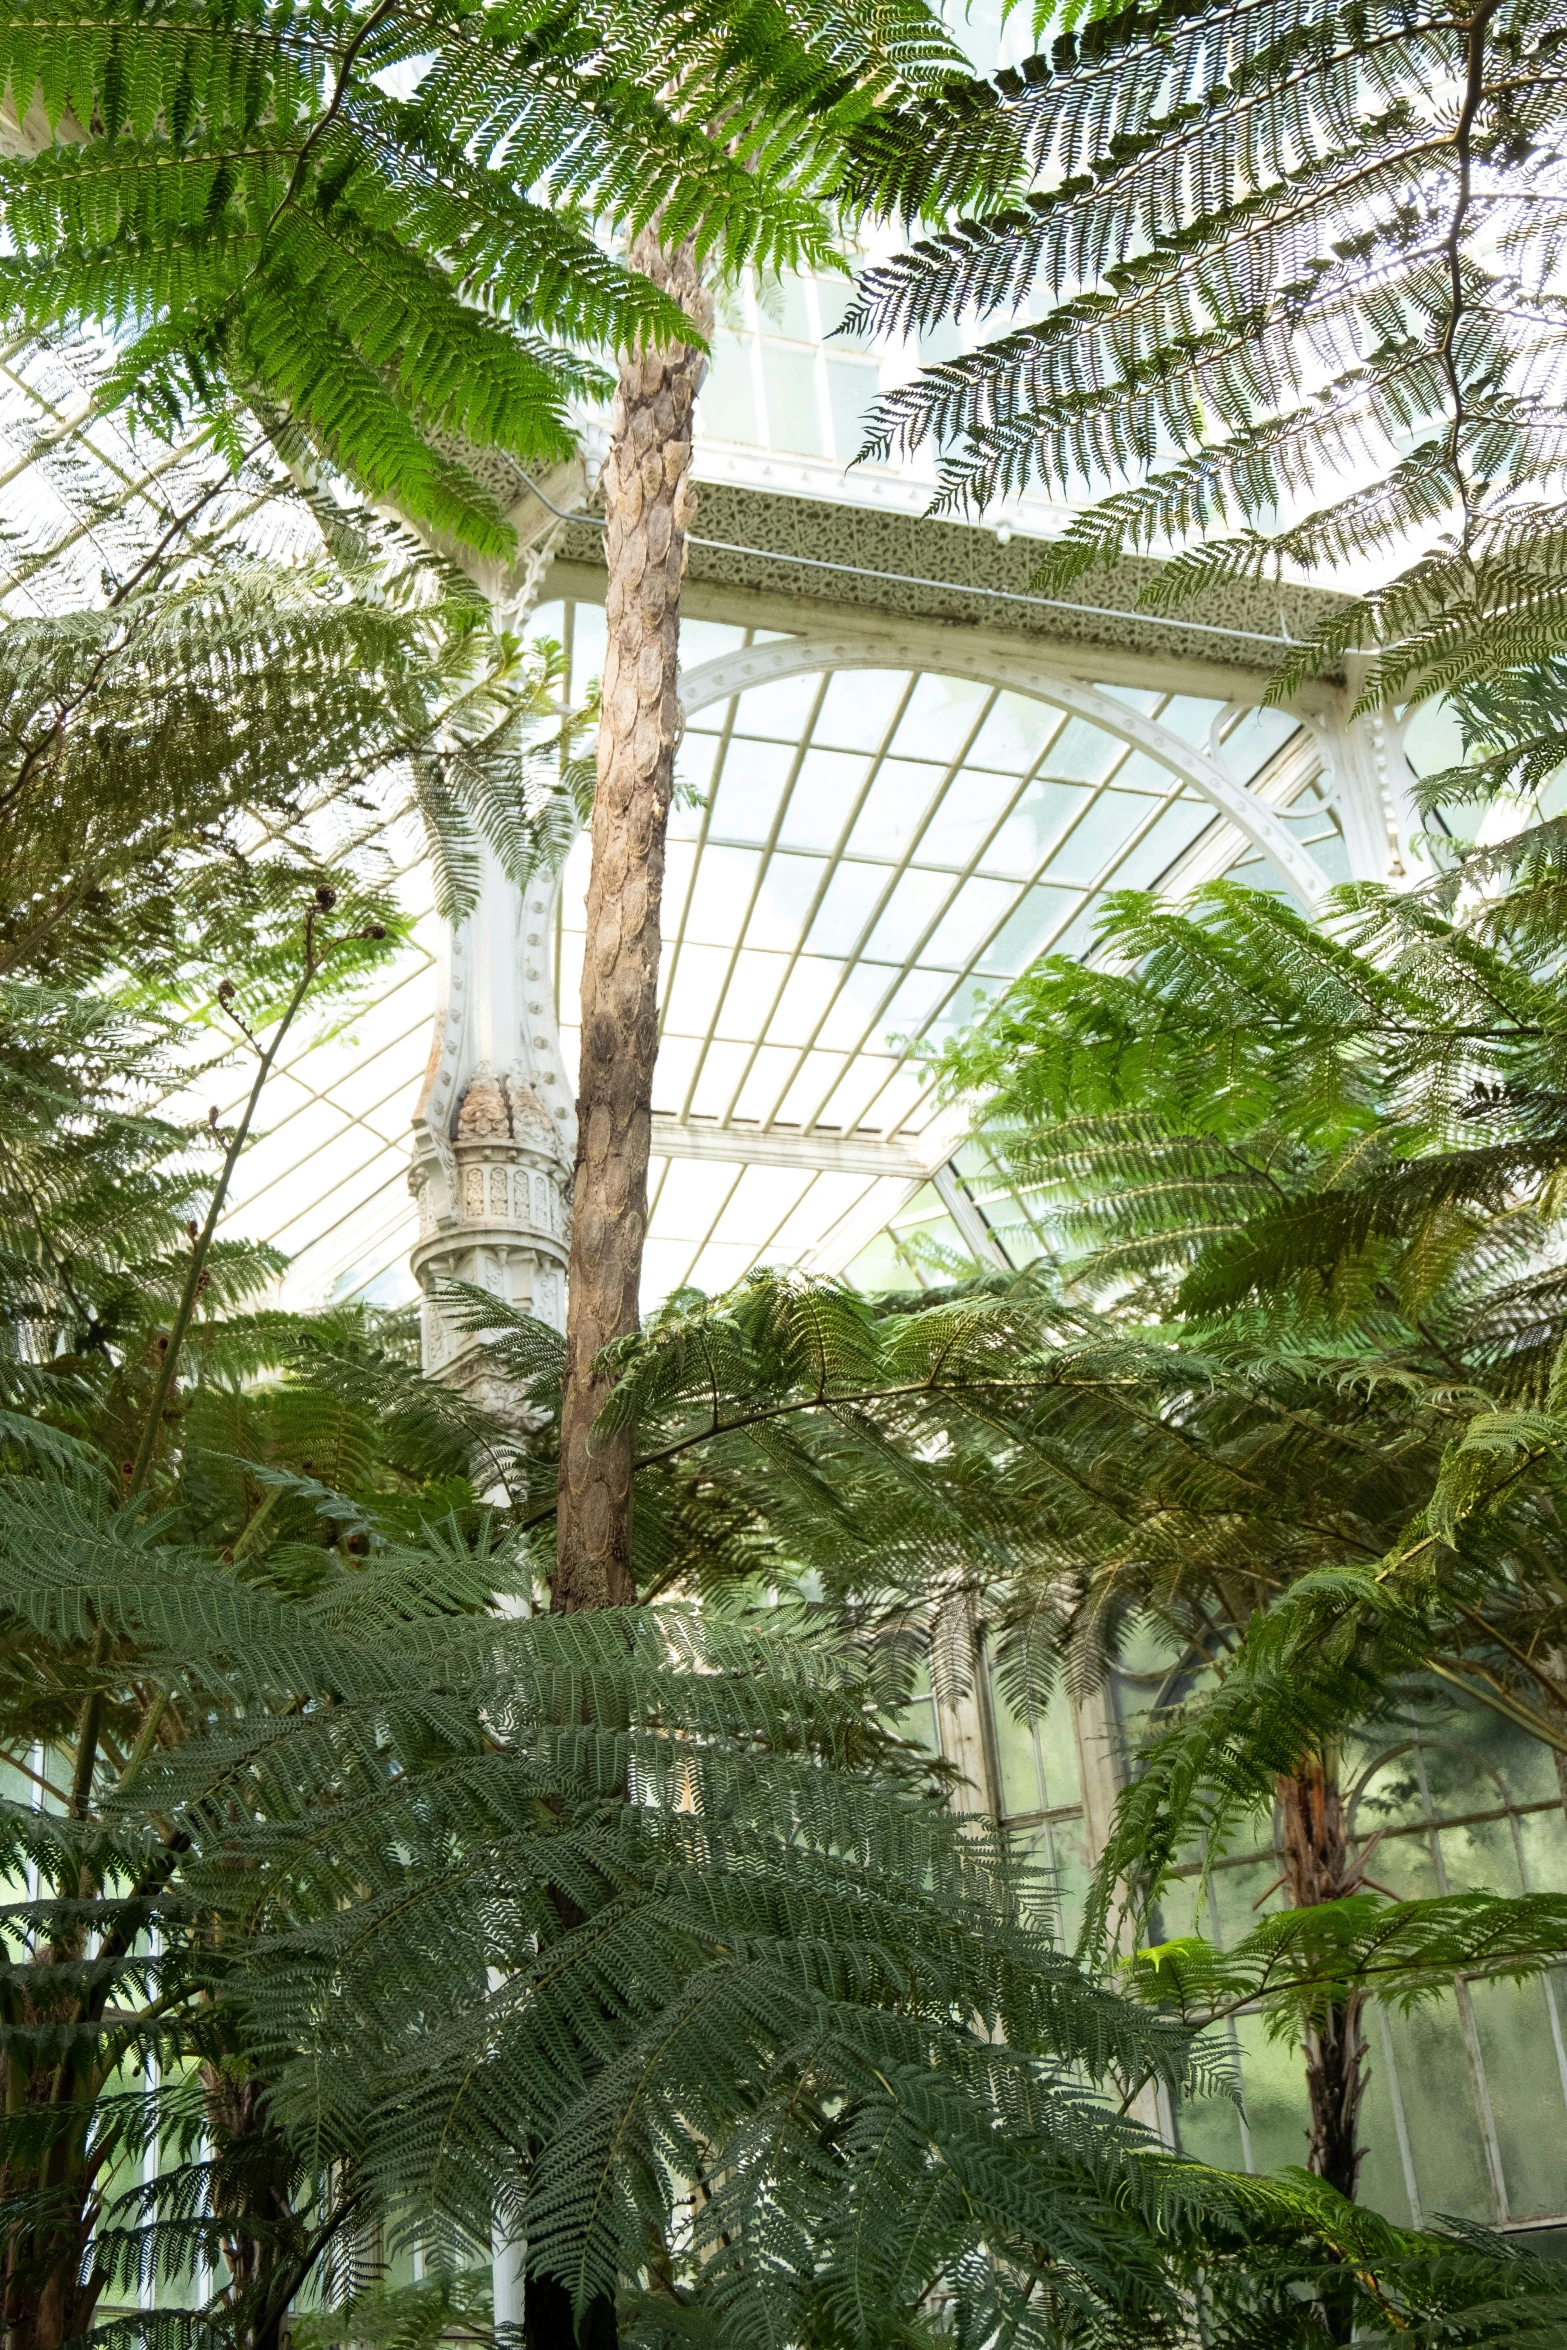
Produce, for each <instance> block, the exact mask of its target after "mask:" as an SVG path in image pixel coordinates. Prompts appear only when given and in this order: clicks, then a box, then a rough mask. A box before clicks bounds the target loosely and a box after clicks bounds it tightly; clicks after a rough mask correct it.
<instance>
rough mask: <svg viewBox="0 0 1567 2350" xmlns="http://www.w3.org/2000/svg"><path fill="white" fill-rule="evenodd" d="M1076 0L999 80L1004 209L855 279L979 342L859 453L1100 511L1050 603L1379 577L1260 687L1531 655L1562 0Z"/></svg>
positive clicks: (1548, 506) (1552, 540) (1550, 635)
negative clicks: (1079, 18) (1130, 553)
mask: <svg viewBox="0 0 1567 2350" xmlns="http://www.w3.org/2000/svg"><path fill="white" fill-rule="evenodd" d="M1071 14H1074V15H1081V14H1089V15H1091V16H1093V17H1094V18H1095V19H1096V20H1097V21H1093V22H1090V23H1088V24H1086V25H1083V26H1081V28H1080V29H1079V30H1078V31H1077V32H1076V33H1075V34H1073V33H1065V34H1063V35H1062V36H1061V38H1060V39H1059V40H1058V41H1057V42H1056V43H1055V45H1054V47H1053V48H1052V49H1051V51H1050V52H1049V53H1048V54H1047V55H1045V56H1040V57H1036V58H1033V59H1031V60H1029V62H1028V63H1027V64H1026V65H1024V66H1022V67H1020V68H1018V69H1017V70H1016V71H1014V72H1008V73H1004V74H1001V75H999V76H998V77H997V81H996V85H995V86H996V92H997V103H998V106H999V108H1000V110H1001V111H1002V112H1003V113H1004V114H1006V115H1007V116H1008V117H1009V118H1010V119H1011V121H1012V123H1013V126H1014V132H1015V135H1016V137H1017V138H1018V140H1019V141H1020V143H1021V144H1022V146H1023V147H1024V149H1025V151H1026V154H1027V157H1028V162H1029V165H1030V167H1031V170H1032V176H1033V184H1032V189H1031V192H1030V193H1029V194H1028V195H1027V197H1026V200H1025V201H1023V202H1022V203H1017V202H1015V201H1014V200H1013V199H1012V197H1011V196H1010V193H1007V194H1003V195H1002V196H1001V197H999V198H998V199H997V200H996V201H995V202H993V203H992V204H991V205H989V206H987V207H985V208H982V209H980V210H978V211H977V212H976V213H975V214H974V215H973V216H972V217H970V218H966V219H964V220H961V221H959V222H958V223H956V224H955V225H954V226H952V227H950V228H949V229H947V230H946V231H945V232H944V233H943V234H942V235H940V236H938V237H936V238H934V239H932V240H931V241H929V242H928V243H925V244H922V245H919V246H916V247H915V248H914V250H913V251H911V252H909V253H907V254H905V255H903V256H901V257H899V258H897V259H894V260H892V261H890V262H887V263H885V264H879V265H878V266H876V267H875V268H873V269H872V270H870V271H869V272H868V273H867V275H866V276H865V278H864V279H863V281H862V294H863V316H862V321H861V322H862V323H863V322H864V319H869V320H871V321H874V323H875V324H876V325H877V326H878V327H881V328H883V329H894V330H912V329H916V328H919V329H929V328H930V327H932V326H934V325H935V324H936V323H937V322H938V321H942V320H948V319H956V318H958V317H959V316H960V315H962V316H974V315H977V316H978V317H979V318H980V319H982V320H989V319H993V320H995V321H996V323H997V325H998V326H999V327H1000V328H1001V330H1002V331H1000V332H999V333H998V334H997V335H996V337H995V339H994V340H992V341H990V342H988V343H986V344H985V345H984V346H983V347H982V348H980V349H978V350H976V351H975V352H974V353H973V354H972V355H970V356H967V357H960V358H955V359H952V360H949V361H946V362H944V363H943V364H941V365H940V366H937V367H932V368H929V369H927V370H926V371H925V372H924V373H923V374H922V375H921V376H920V377H919V378H917V379H916V381H914V382H913V383H911V384H910V385H909V386H907V387H906V388H905V389H902V390H899V391H896V392H892V393H889V394H887V395H886V396H885V398H884V399H883V401H882V402H881V404H880V406H879V409H878V410H877V412H876V417H875V420H874V422H873V426H872V431H871V441H872V445H873V446H874V447H876V448H878V449H886V448H888V447H889V446H899V447H903V448H908V447H912V446H915V445H917V444H919V443H920V442H921V441H923V440H925V439H927V438H934V439H936V440H937V441H939V442H940V443H941V444H942V446H943V449H944V452H945V453H944V456H943V463H942V476H943V485H944V487H943V496H944V500H945V501H946V502H947V503H949V504H975V503H979V504H982V503H984V502H985V501H986V500H988V499H991V498H995V497H998V496H1005V495H1008V494H1011V493H1014V492H1016V491H1018V490H1020V489H1022V488H1023V487H1024V485H1025V484H1026V483H1028V482H1029V481H1031V480H1037V481H1038V482H1040V483H1042V484H1043V485H1045V486H1046V487H1047V488H1049V489H1051V490H1054V491H1057V492H1060V493H1062V494H1067V495H1070V496H1072V497H1074V498H1077V499H1081V498H1082V497H1083V496H1084V494H1085V492H1086V495H1087V496H1088V498H1090V499H1097V500H1098V501H1100V502H1099V503H1097V504H1091V505H1090V506H1089V507H1088V510H1087V511H1086V512H1084V513H1083V514H1081V515H1080V516H1079V517H1078V518H1077V519H1076V520H1075V521H1074V522H1073V523H1072V524H1071V525H1070V527H1069V528H1068V530H1067V531H1066V533H1065V535H1064V537H1063V539H1062V541H1061V543H1060V545H1059V547H1058V548H1056V549H1055V550H1054V551H1053V553H1052V555H1051V557H1050V560H1049V562H1048V563H1047V565H1046V566H1045V570H1044V572H1043V574H1042V578H1044V579H1046V580H1048V581H1049V582H1051V583H1053V584H1054V585H1056V586H1058V587H1059V586H1060V585H1062V584H1064V583H1065V582H1067V581H1069V580H1071V579H1072V578H1074V577H1076V576H1078V575H1079V574H1081V573H1082V572H1083V571H1084V570H1086V569H1087V568H1089V567H1090V566H1092V565H1093V564H1096V563H1098V562H1101V561H1104V560H1110V559H1113V558H1114V557H1115V556H1116V555H1117V554H1118V553H1120V552H1122V551H1123V550H1126V549H1131V548H1138V549H1144V550H1154V551H1163V550H1164V549H1165V548H1166V547H1174V548H1175V549H1177V550H1179V549H1183V548H1184V549H1185V550H1186V551H1185V552H1183V553H1179V554H1178V557H1177V559H1176V560H1175V561H1173V562H1172V563H1170V564H1169V565H1168V566H1167V567H1166V568H1165V569H1164V570H1163V571H1162V573H1161V575H1160V577H1159V578H1158V579H1157V581H1156V582H1155V583H1154V585H1153V586H1152V587H1151V588H1150V589H1149V591H1148V595H1147V601H1148V603H1149V605H1150V607H1151V608H1160V609H1163V608H1167V607H1168V606H1170V605H1172V604H1176V603H1178V602H1179V601H1180V600H1181V599H1182V598H1184V597H1185V596H1187V595H1189V594H1191V593H1192V592H1193V591H1195V590H1198V589H1200V588H1201V587H1203V586H1204V585H1205V584H1207V583H1209V582H1217V581H1224V580H1233V579H1261V578H1272V577H1275V576H1277V575H1278V571H1279V567H1280V566H1281V565H1288V566H1290V567H1291V568H1292V569H1293V570H1295V572H1296V574H1297V576H1298V572H1299V569H1300V568H1305V569H1306V570H1308V571H1320V572H1321V573H1322V574H1323V575H1324V577H1325V582H1326V584H1329V585H1334V586H1337V585H1338V584H1339V580H1340V577H1341V575H1342V573H1343V570H1344V568H1345V566H1346V565H1356V564H1358V565H1364V564H1365V563H1366V562H1367V560H1368V559H1370V560H1372V561H1374V562H1376V563H1378V564H1382V563H1386V564H1387V565H1388V566H1389V567H1390V568H1391V569H1392V570H1393V571H1394V572H1395V573H1396V576H1394V577H1393V578H1392V579H1391V580H1390V582H1389V584H1388V585H1386V586H1385V587H1378V588H1376V589H1374V590H1373V591H1372V592H1370V593H1369V594H1367V595H1365V596H1346V597H1345V598H1344V600H1343V602H1342V604H1341V606H1340V608H1339V610H1338V611H1337V612H1335V613H1334V614H1333V615H1332V616H1331V617H1330V618H1329V619H1328V620H1327V621H1325V622H1324V623H1323V625H1322V627H1321V628H1320V630H1319V631H1318V632H1317V633H1316V634H1315V635H1313V637H1312V638H1311V639H1310V640H1309V641H1308V642H1307V643H1306V644H1305V645H1304V646H1303V647H1302V648H1301V649H1300V650H1299V652H1298V653H1294V654H1291V655H1290V657H1289V660H1288V662H1287V664H1286V665H1285V667H1284V669H1283V671H1282V673H1281V680H1280V682H1281V685H1288V684H1289V683H1291V682H1293V681H1295V680H1298V679H1299V678H1300V677H1302V676H1304V675H1307V674H1310V673H1311V671H1313V670H1314V669H1316V668H1319V667H1322V666H1324V665H1331V664H1332V663H1333V662H1334V661H1335V660H1336V659H1337V657H1338V655H1339V654H1340V653H1341V652H1342V651H1343V650H1344V649H1345V648H1346V647H1356V646H1365V647H1368V648H1370V649H1372V650H1373V652H1374V653H1375V656H1376V657H1375V658H1374V659H1373V661H1372V662H1371V663H1370V665H1369V669H1368V673H1367V677H1366V683H1365V694H1366V698H1367V700H1368V701H1375V700H1376V699H1378V698H1379V697H1381V696H1382V695H1383V694H1386V693H1395V692H1397V691H1399V690H1401V689H1402V688H1404V687H1406V686H1407V685H1409V684H1410V683H1413V682H1416V681H1418V684H1419V687H1420V690H1422V691H1431V690H1435V689H1438V688H1447V689H1454V688H1462V687H1464V686H1465V685H1466V684H1467V683H1468V682H1469V681H1470V680H1472V679H1475V678H1477V677H1478V678H1480V679H1482V680H1483V679H1484V678H1486V677H1488V676H1491V675H1494V674H1495V673H1496V672H1498V671H1503V670H1507V669H1511V668H1514V667H1517V666H1520V665H1523V666H1528V665H1531V664H1533V663H1535V662H1537V661H1539V660H1541V659H1543V658H1548V657H1550V656H1551V655H1552V654H1554V652H1555V649H1556V647H1557V646H1558V645H1559V643H1560V641H1561V636H1562V630H1563V624H1564V605H1563V578H1564V566H1563V550H1564V547H1567V538H1564V532H1563V512H1562V508H1561V505H1560V503H1559V496H1558V492H1559V487H1560V476H1561V467H1562V461H1563V455H1564V449H1563V442H1562V430H1561V386H1562V370H1563V365H1564V358H1567V344H1564V341H1563V325H1562V318H1561V311H1560V303H1559V297H1558V290H1557V285H1556V271H1557V231H1556V225H1555V224H1556V205H1557V201H1558V197H1559V194H1560V190H1559V188H1558V185H1557V176H1556V175H1557V174H1558V172H1559V168H1560V166H1559V161H1558V158H1559V156H1560V153H1561V150H1562V146H1563V122H1564V117H1563V99H1562V93H1561V89H1560V85H1559V81H1558V77H1557V75H1556V69H1555V60H1556V55H1557V50H1558V47H1559V44H1560V40H1561V35H1562V20H1561V17H1560V14H1559V11H1558V10H1557V9H1556V8H1554V7H1553V6H1552V5H1550V4H1549V0H1544V4H1541V0H1503V4H1500V5H1498V4H1497V0H1485V4H1484V5H1482V6H1480V7H1478V8H1475V9H1474V10H1472V11H1470V12H1468V13H1465V12H1463V11H1457V10H1449V9H1444V8H1440V7H1438V8H1433V7H1423V6H1416V7H1413V8H1403V7H1400V8H1388V7H1384V6H1381V5H1378V4H1375V0H1374V4H1372V5H1369V6H1367V5H1362V6H1356V7H1353V8H1348V9H1346V8H1342V7H1336V6H1328V5H1319V4H1318V0H1296V4H1294V5H1291V6H1290V7H1288V8H1286V9H1280V8H1278V7H1276V6H1274V5H1273V4H1272V0H1211V4H1210V5H1205V6H1197V7H1186V6H1175V5H1164V4H1161V0H1149V4H1148V5H1134V6H1130V7H1123V8H1118V9H1115V10H1113V11H1112V10H1110V9H1105V10H1099V9H1090V10H1086V11H1083V10H1075V11H1072V12H1071ZM1122 485H1125V486H1122ZM1107 491H1108V493H1109V494H1108V495H1107V494H1106V493H1107ZM1281 516H1282V518H1283V519H1282V520H1281ZM1412 547H1414V548H1419V549H1421V550H1422V551H1420V552H1419V553H1418V554H1412V553H1411V548H1412Z"/></svg>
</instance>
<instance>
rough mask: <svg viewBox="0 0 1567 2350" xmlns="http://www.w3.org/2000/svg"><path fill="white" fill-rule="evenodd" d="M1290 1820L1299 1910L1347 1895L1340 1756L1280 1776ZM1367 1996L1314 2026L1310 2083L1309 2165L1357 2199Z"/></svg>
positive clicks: (1350, 1876)
mask: <svg viewBox="0 0 1567 2350" xmlns="http://www.w3.org/2000/svg"><path fill="white" fill-rule="evenodd" d="M1278 1796H1279V1805H1280V1809H1281V1812H1282V1815H1283V1825H1284V1880H1285V1883H1286V1885H1287V1887H1288V1889H1289V1896H1290V1901H1291V1903H1292V1905H1293V1906H1294V1907H1295V1908H1296V1909H1309V1908H1313V1907H1315V1906H1316V1904H1317V1903H1318V1902H1323V1901H1340V1900H1342V1899H1343V1897H1344V1896H1345V1894H1346V1893H1350V1892H1353V1891H1354V1890H1355V1889H1356V1886H1357V1884H1358V1878H1357V1876H1356V1874H1355V1872H1354V1870H1353V1869H1352V1867H1351V1863H1350V1858H1349V1845H1348V1838H1347V1836H1346V1833H1345V1826H1344V1805H1343V1799H1342V1797H1341V1795H1340V1793H1339V1784H1338V1766H1337V1758H1336V1756H1334V1755H1332V1754H1329V1755H1328V1756H1327V1757H1326V1758H1322V1757H1316V1756H1313V1757H1311V1758H1310V1759H1309V1760H1307V1761H1305V1762H1303V1763H1302V1764H1301V1765H1300V1767H1299V1769H1298V1770H1297V1771H1296V1772H1295V1773H1294V1775H1293V1776H1292V1777H1290V1778H1281V1779H1280V1780H1279V1781H1278ZM1364 2013H1365V2002H1364V2000H1363V1999H1362V1998H1360V1997H1359V1996H1358V1995H1351V1996H1350V1997H1349V1998H1347V1999H1346V2000H1345V2001H1344V2002H1343V2004H1342V2006H1339V2007H1336V2008H1333V2009H1329V2010H1327V2011H1326V2012H1325V2013H1324V2015H1323V2016H1322V2017H1321V2018H1320V2019H1319V2021H1318V2022H1317V2023H1316V2024H1315V2025H1313V2026H1310V2027H1308V2029H1307V2030H1306V2033H1305V2035H1304V2037H1305V2052H1306V2089H1307V2094H1308V2096H1309V2098H1310V2103H1311V2127H1310V2132H1309V2141H1310V2151H1309V2153H1308V2155H1307V2165H1308V2168H1310V2169H1311V2170H1312V2171H1314V2172H1315V2173H1316V2175H1317V2177H1318V2178H1319V2179H1326V2180H1327V2182H1328V2184H1329V2185H1330V2186H1333V2187H1336V2188H1337V2189H1338V2191H1339V2193H1340V2194H1341V2195H1347V2196H1349V2197H1350V2198H1351V2199H1353V2197H1354V2194H1355V2189H1356V2184H1357V2181H1358V2178H1359V2173H1360V2158H1361V2151H1362V2149H1361V2145H1360V2108H1361V2102H1362V2100H1363V2098H1364V2096H1365V2093H1366V2038H1365V2033H1364V2032H1363V2030H1362V2029H1361V2024H1362V2019H1363V2017H1364Z"/></svg>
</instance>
